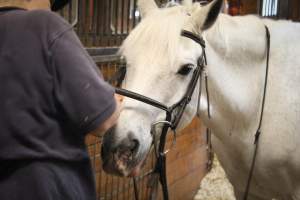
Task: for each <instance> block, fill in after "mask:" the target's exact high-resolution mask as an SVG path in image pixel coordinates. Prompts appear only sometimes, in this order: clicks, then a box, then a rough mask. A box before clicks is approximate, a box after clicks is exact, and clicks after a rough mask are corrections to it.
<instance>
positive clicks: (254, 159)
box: [243, 25, 271, 200]
mask: <svg viewBox="0 0 300 200" xmlns="http://www.w3.org/2000/svg"><path fill="white" fill-rule="evenodd" d="M265 29H266V38H267V61H266V73H265V83H264V90H263V96H262V103H261V104H262V105H261V111H260V118H259V123H258V128H257V130H256V133H255V139H254V146H255V147H254V154H253V158H252V162H251V168H250V171H249V175H248V180H247V185H246V189H245V193H244V198H243V200H247V199H248V196H249V191H250V186H251V180H252V177H253V173H254V168H255V163H256V156H257V151H258V146H259V137H260V135H261V125H262V121H263V116H264V110H265V101H266V94H267V86H268V77H269V61H270V45H271V41H270V40H271V36H270V31H269V28H268V27H267V26H266V25H265Z"/></svg>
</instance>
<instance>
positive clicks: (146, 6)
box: [138, 0, 158, 17]
mask: <svg viewBox="0 0 300 200" xmlns="http://www.w3.org/2000/svg"><path fill="white" fill-rule="evenodd" d="M138 8H139V11H140V13H141V15H142V17H146V16H147V14H149V13H150V12H152V11H153V10H155V9H157V8H158V6H157V5H156V3H155V1H154V0H139V1H138Z"/></svg>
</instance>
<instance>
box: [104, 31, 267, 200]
mask: <svg viewBox="0 0 300 200" xmlns="http://www.w3.org/2000/svg"><path fill="white" fill-rule="evenodd" d="M265 29H266V38H267V62H266V74H265V82H264V90H263V99H262V107H261V112H260V120H259V125H258V128H257V131H256V134H255V141H254V145H255V149H254V154H253V158H252V162H251V168H250V171H249V175H248V179H247V184H246V188H245V193H244V197H243V200H247V199H248V196H249V190H250V186H251V180H252V177H253V172H254V168H255V163H256V156H257V152H258V146H259V137H260V135H261V126H262V120H263V114H264V107H265V98H266V92H267V83H268V72H269V58H270V31H269V29H268V27H267V26H265ZM181 36H183V37H186V38H189V39H191V40H193V41H194V42H196V43H198V44H199V45H200V46H201V47H202V50H203V53H202V55H201V56H200V58H199V59H198V61H197V67H196V68H195V69H194V72H193V76H192V79H191V81H190V83H189V85H188V87H187V91H186V92H185V94H184V96H183V97H182V98H181V100H179V101H178V102H177V103H175V104H173V105H172V106H166V105H165V104H163V103H161V102H159V101H156V100H154V99H151V98H149V97H146V96H143V95H141V94H138V93H135V92H132V91H129V90H126V89H122V88H116V89H115V92H116V93H117V94H119V95H122V96H126V97H129V98H131V99H134V100H137V101H140V102H143V103H145V104H148V105H151V106H154V107H156V108H158V109H161V110H164V111H165V112H166V118H165V120H164V121H157V122H154V123H153V124H152V125H151V134H152V137H153V138H154V137H155V135H156V132H155V128H156V125H159V124H162V125H163V127H162V131H161V135H160V140H159V146H158V147H157V146H156V143H155V138H154V139H153V145H154V151H155V153H156V157H157V158H156V159H157V160H156V165H155V168H154V170H153V171H152V172H151V173H153V178H154V180H152V185H153V186H152V191H155V192H153V193H151V197H150V199H151V200H153V199H156V192H157V189H158V184H157V180H158V179H159V181H160V184H161V186H162V191H163V199H164V200H168V199H169V194H168V184H167V176H166V155H167V153H168V152H169V150H167V151H165V143H166V137H167V133H168V131H169V129H170V130H172V132H173V134H174V139H173V143H175V142H176V128H177V126H178V124H179V122H180V120H181V117H182V115H183V113H184V111H185V108H186V106H187V105H188V104H189V103H190V101H191V98H192V96H193V93H194V90H195V88H196V85H197V83H198V81H199V94H198V95H199V96H198V105H197V116H198V117H199V110H200V100H201V92H202V76H203V72H204V68H205V66H207V58H206V52H205V41H204V40H203V38H202V37H200V36H198V35H196V34H194V33H192V32H189V31H186V30H183V31H182V32H181ZM125 75H126V67H125V66H122V67H121V68H120V70H119V71H118V72H117V73H116V75H115V76H114V77H113V78H112V79H111V80H109V82H110V83H112V82H117V87H119V86H121V83H122V81H123V80H124V78H125ZM204 81H205V92H206V98H207V115H208V118H209V119H211V113H210V99H209V90H208V76H207V74H205V77H204ZM206 138H207V146H208V163H207V169H208V170H210V169H211V166H212V159H213V152H212V144H211V130H210V129H209V128H207V129H206ZM133 183H134V193H135V199H136V200H138V199H139V197H138V196H139V195H138V189H137V184H136V180H135V179H133Z"/></svg>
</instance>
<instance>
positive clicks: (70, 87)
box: [50, 27, 120, 135]
mask: <svg viewBox="0 0 300 200" xmlns="http://www.w3.org/2000/svg"><path fill="white" fill-rule="evenodd" d="M62 28H64V27H62ZM62 28H60V29H59V30H61V29H62ZM50 55H51V61H50V63H51V68H52V69H50V70H51V71H52V74H53V76H54V77H53V80H54V97H55V101H56V102H57V103H56V105H57V110H58V112H59V113H60V114H61V115H62V116H63V119H64V124H66V126H69V127H70V126H71V127H74V128H73V129H74V130H78V132H79V133H82V134H89V133H92V134H94V135H101V133H103V132H105V131H106V130H107V129H109V128H110V127H112V126H113V125H114V124H115V123H116V120H117V118H118V116H119V112H120V111H119V110H120V106H119V103H118V101H117V102H116V100H115V98H114V96H115V91H114V88H113V87H112V86H110V85H109V84H108V83H106V82H105V81H104V80H103V77H102V75H101V73H100V72H99V69H98V67H97V65H96V64H95V63H94V61H93V60H92V58H91V57H90V56H89V55H88V53H87V52H86V50H85V49H84V47H83V46H82V44H81V42H80V41H79V39H78V37H77V36H76V34H75V33H74V31H73V30H72V29H71V28H67V29H65V30H64V31H61V32H60V33H58V34H55V35H54V39H53V40H52V41H51V45H50Z"/></svg>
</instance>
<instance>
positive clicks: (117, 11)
mask: <svg viewBox="0 0 300 200" xmlns="http://www.w3.org/2000/svg"><path fill="white" fill-rule="evenodd" d="M115 2H116V5H115V6H116V9H115V12H116V13H115V36H114V37H115V41H114V42H115V44H116V43H117V37H118V30H119V23H118V22H119V9H118V7H119V4H118V0H115Z"/></svg>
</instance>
